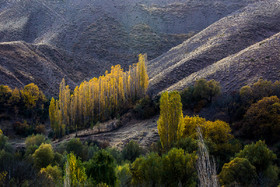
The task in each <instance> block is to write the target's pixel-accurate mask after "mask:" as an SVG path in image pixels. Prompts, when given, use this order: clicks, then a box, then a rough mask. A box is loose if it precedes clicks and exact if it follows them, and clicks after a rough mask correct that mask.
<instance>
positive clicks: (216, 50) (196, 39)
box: [148, 0, 280, 93]
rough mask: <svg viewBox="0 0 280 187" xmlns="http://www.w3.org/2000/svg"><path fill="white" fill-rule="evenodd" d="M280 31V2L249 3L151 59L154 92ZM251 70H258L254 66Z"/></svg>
mask: <svg viewBox="0 0 280 187" xmlns="http://www.w3.org/2000/svg"><path fill="white" fill-rule="evenodd" d="M278 32H280V1H278V0H269V1H262V2H258V3H255V4H251V5H248V6H247V7H245V8H244V9H241V10H239V11H237V12H235V13H233V14H231V15H230V16H227V17H225V18H223V19H221V20H219V21H217V22H215V23H214V24H212V25H210V26H209V27H207V28H206V29H204V30H203V31H201V32H200V33H198V34H196V35H195V36H193V37H192V38H190V39H188V40H187V41H185V42H184V43H183V44H181V45H179V46H177V47H174V48H173V49H171V50H170V51H168V52H167V53H166V54H163V55H161V56H160V57H158V58H156V59H155V60H152V61H150V64H149V68H148V69H149V74H150V77H151V82H150V88H151V91H152V92H153V93H158V92H160V91H162V90H164V89H166V88H168V87H170V86H171V85H173V84H176V83H177V82H179V81H182V82H183V79H184V78H187V77H188V76H190V75H191V74H193V73H195V72H198V71H200V70H202V69H204V68H206V67H207V66H209V65H212V64H213V63H215V62H217V61H219V60H221V59H223V58H226V57H228V56H230V55H234V54H235V53H238V52H240V51H241V50H243V49H246V48H247V47H249V46H251V45H253V44H255V43H257V42H260V41H262V40H264V39H267V38H269V37H270V36H272V35H274V34H276V33H278ZM262 50H263V51H265V50H269V48H267V49H265V48H264V49H262ZM257 58H263V55H262V54H259V56H258V57H257ZM268 68H269V67H268ZM251 71H252V72H254V69H252V70H251ZM256 71H257V70H256ZM225 73H226V72H225ZM236 73H238V72H236ZM231 81H236V82H238V81H239V80H230V79H229V80H228V83H229V82H231ZM182 82H181V83H180V85H182ZM173 88H175V87H173Z"/></svg>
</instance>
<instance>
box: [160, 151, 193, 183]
mask: <svg viewBox="0 0 280 187" xmlns="http://www.w3.org/2000/svg"><path fill="white" fill-rule="evenodd" d="M162 163H163V172H164V173H163V178H162V181H163V183H164V184H166V185H167V186H177V185H179V184H181V185H183V186H196V169H195V163H196V155H195V154H188V153H186V154H185V153H184V150H183V149H176V148H173V149H171V150H170V151H169V152H168V154H166V155H165V156H164V157H163V158H162Z"/></svg>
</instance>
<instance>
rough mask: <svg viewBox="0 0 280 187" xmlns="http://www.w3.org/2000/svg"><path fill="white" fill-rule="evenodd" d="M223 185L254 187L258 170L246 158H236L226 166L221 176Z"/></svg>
mask: <svg viewBox="0 0 280 187" xmlns="http://www.w3.org/2000/svg"><path fill="white" fill-rule="evenodd" d="M219 178H220V182H221V184H222V185H226V186H230V185H234V184H236V185H241V186H253V185H254V182H255V181H254V180H256V179H257V173H256V168H255V167H254V166H253V165H252V164H251V163H250V162H249V161H248V160H247V159H246V158H238V157H237V158H235V159H233V160H232V161H230V162H229V163H226V164H224V166H223V168H222V171H221V173H220V174H219Z"/></svg>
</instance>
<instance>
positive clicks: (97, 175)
mask: <svg viewBox="0 0 280 187" xmlns="http://www.w3.org/2000/svg"><path fill="white" fill-rule="evenodd" d="M85 166H86V173H87V176H88V177H90V178H91V180H92V181H93V182H94V183H95V184H99V183H101V182H103V183H106V184H108V185H111V186H114V185H115V184H116V180H117V178H116V173H115V160H114V158H113V157H112V155H110V154H109V153H108V152H107V151H105V150H100V151H98V152H97V153H96V154H95V155H94V157H93V158H92V159H90V160H89V161H88V162H86V164H85Z"/></svg>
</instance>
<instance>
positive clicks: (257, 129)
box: [241, 96, 280, 143]
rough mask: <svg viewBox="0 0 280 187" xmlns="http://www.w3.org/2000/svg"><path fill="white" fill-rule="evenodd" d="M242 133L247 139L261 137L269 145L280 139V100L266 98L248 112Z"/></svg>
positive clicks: (252, 106)
mask: <svg viewBox="0 0 280 187" xmlns="http://www.w3.org/2000/svg"><path fill="white" fill-rule="evenodd" d="M241 132H242V133H243V135H244V136H246V137H247V138H254V137H259V138H262V139H265V140H266V141H267V142H268V143H274V142H277V141H278V140H279V138H280V99H279V98H278V97H276V96H271V97H264V98H263V99H262V100H259V101H258V102H257V103H254V104H252V105H251V106H250V108H249V109H248V110H247V112H246V114H245V116H244V120H243V126H242V129H241Z"/></svg>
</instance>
